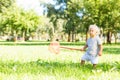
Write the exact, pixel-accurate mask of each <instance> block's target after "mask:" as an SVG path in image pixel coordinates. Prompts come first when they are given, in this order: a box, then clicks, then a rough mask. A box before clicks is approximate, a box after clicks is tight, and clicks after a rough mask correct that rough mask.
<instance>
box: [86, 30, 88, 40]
mask: <svg viewBox="0 0 120 80" xmlns="http://www.w3.org/2000/svg"><path fill="white" fill-rule="evenodd" d="M87 40H88V32H86V41H87Z"/></svg>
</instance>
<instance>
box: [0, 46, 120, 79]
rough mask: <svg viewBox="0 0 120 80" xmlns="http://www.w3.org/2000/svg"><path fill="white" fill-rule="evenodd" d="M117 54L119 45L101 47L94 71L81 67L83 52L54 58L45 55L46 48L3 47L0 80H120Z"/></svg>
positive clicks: (119, 50) (70, 52) (63, 54)
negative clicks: (101, 51)
mask: <svg viewBox="0 0 120 80" xmlns="http://www.w3.org/2000/svg"><path fill="white" fill-rule="evenodd" d="M69 47H72V46H69ZM73 47H77V48H80V47H82V46H73ZM119 52H120V49H119V45H117V46H115V45H114V46H112V45H111V46H107V45H106V46H104V51H103V56H101V57H100V59H99V64H98V66H97V69H96V70H94V69H92V65H91V64H90V63H89V62H87V63H86V64H85V66H80V58H81V56H82V55H83V54H84V52H80V51H71V50H65V49H61V52H60V54H57V55H56V54H53V53H50V52H49V51H48V46H4V45H2V46H0V80H119V79H120V78H119V76H120V53H119Z"/></svg>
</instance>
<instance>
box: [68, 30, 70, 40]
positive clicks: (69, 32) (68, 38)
mask: <svg viewBox="0 0 120 80" xmlns="http://www.w3.org/2000/svg"><path fill="white" fill-rule="evenodd" d="M68 42H70V32H69V33H68Z"/></svg>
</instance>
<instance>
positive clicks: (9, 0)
mask: <svg viewBox="0 0 120 80" xmlns="http://www.w3.org/2000/svg"><path fill="white" fill-rule="evenodd" d="M14 2H15V0H1V1H0V12H4V10H3V9H4V8H9V7H10V6H11V5H12V4H13V3H14Z"/></svg>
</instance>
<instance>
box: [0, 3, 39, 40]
mask: <svg viewBox="0 0 120 80" xmlns="http://www.w3.org/2000/svg"><path fill="white" fill-rule="evenodd" d="M1 21H2V22H1V28H2V29H4V30H3V32H5V31H6V32H7V33H9V34H11V35H12V36H14V37H15V38H17V36H18V34H20V35H22V36H23V38H24V39H25V38H26V36H27V34H30V32H32V31H35V30H36V28H37V27H38V25H39V24H40V17H39V16H38V15H37V14H36V13H35V12H34V11H24V10H23V9H20V8H18V7H17V6H15V5H13V6H12V7H9V8H8V9H4V13H2V18H1Z"/></svg>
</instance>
